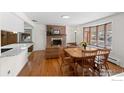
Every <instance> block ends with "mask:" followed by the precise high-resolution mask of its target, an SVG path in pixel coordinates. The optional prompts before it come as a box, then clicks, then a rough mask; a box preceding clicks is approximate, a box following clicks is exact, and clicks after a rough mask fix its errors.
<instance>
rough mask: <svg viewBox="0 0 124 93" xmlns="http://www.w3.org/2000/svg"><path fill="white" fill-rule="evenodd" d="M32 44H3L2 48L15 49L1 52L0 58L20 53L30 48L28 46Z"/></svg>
mask: <svg viewBox="0 0 124 93" xmlns="http://www.w3.org/2000/svg"><path fill="white" fill-rule="evenodd" d="M32 45H33V43H16V44H10V45H6V46H3V47H1V49H3V48H13V49H11V50H9V51H6V52H3V53H1V55H0V58H4V57H11V56H16V55H19V54H20V53H21V52H23V51H25V50H28V48H29V47H30V46H32Z"/></svg>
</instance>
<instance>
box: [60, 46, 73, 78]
mask: <svg viewBox="0 0 124 93" xmlns="http://www.w3.org/2000/svg"><path fill="white" fill-rule="evenodd" d="M64 49H65V48H64V47H61V48H60V53H59V55H60V56H59V58H60V61H61V63H60V71H61V73H62V75H63V76H71V75H74V62H73V60H72V58H71V57H69V56H68V55H67V54H66V53H65V51H64Z"/></svg>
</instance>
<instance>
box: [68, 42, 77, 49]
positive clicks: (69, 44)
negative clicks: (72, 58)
mask: <svg viewBox="0 0 124 93" xmlns="http://www.w3.org/2000/svg"><path fill="white" fill-rule="evenodd" d="M76 47H77V44H76V43H75V42H70V43H67V48H76Z"/></svg>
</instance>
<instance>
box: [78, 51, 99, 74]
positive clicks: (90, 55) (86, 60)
mask: <svg viewBox="0 0 124 93" xmlns="http://www.w3.org/2000/svg"><path fill="white" fill-rule="evenodd" d="M96 55H97V50H90V51H87V50H83V51H82V62H78V63H79V65H80V66H81V67H82V74H83V76H85V75H86V74H85V72H91V73H92V76H94V75H95V69H94V67H95V58H96Z"/></svg>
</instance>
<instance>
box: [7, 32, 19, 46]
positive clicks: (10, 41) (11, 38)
mask: <svg viewBox="0 0 124 93" xmlns="http://www.w3.org/2000/svg"><path fill="white" fill-rule="evenodd" d="M7 43H8V44H13V43H17V34H16V33H13V32H7Z"/></svg>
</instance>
